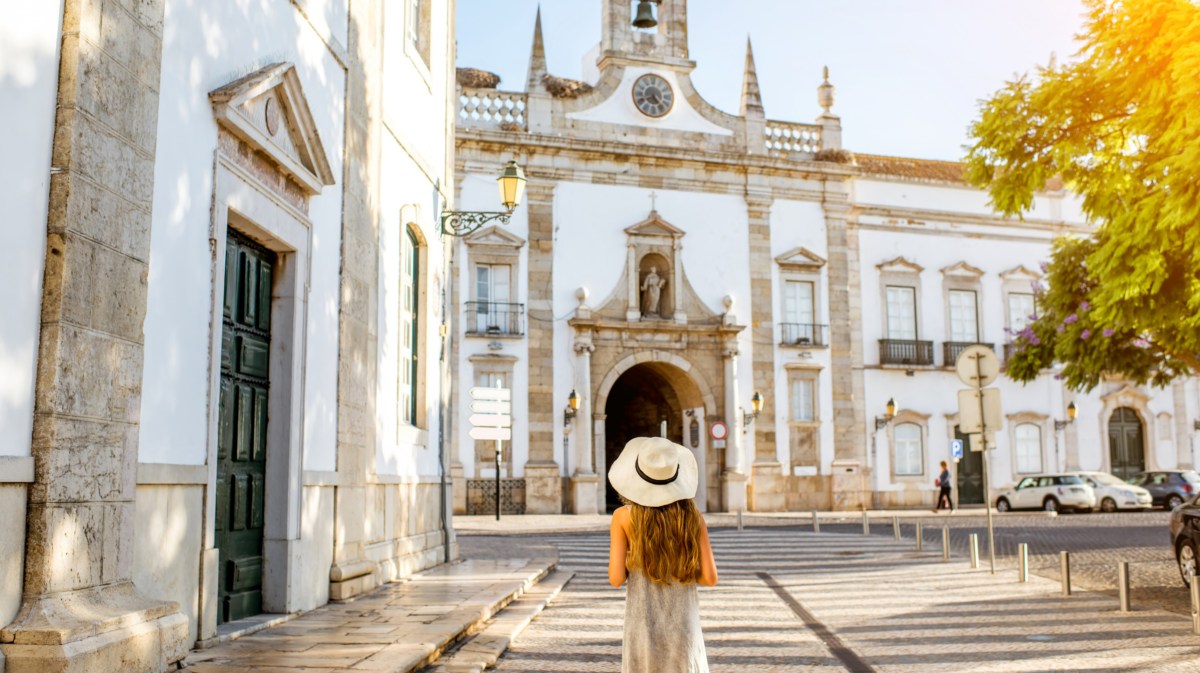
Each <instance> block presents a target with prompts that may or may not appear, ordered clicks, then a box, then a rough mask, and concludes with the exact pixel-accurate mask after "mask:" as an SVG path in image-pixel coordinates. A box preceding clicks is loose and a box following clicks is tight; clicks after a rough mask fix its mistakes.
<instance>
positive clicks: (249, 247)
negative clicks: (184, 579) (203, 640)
mask: <svg viewBox="0 0 1200 673" xmlns="http://www.w3.org/2000/svg"><path fill="white" fill-rule="evenodd" d="M274 264H275V255H274V254H273V253H271V252H270V251H269V250H266V249H265V248H263V247H262V246H259V245H258V244H256V243H254V242H253V241H251V240H249V239H247V238H245V237H242V236H239V235H238V234H236V233H235V232H234V231H233V230H230V231H229V238H228V246H227V248H226V256H225V311H224V321H223V330H222V333H221V400H220V405H221V406H220V412H219V421H218V422H219V425H218V428H219V433H218V438H217V502H216V510H217V511H216V521H215V524H216V543H217V549H218V550H219V552H220V555H221V560H220V578H219V581H220V604H221V612H220V615H219V616H218V621H220V622H227V621H232V620H234V619H241V618H242V617H247V616H250V615H256V614H258V613H260V612H262V576H263V510H264V507H263V505H264V503H263V499H264V497H265V496H266V484H265V480H266V472H267V390H268V386H269V384H270V382H269V371H268V369H269V368H268V362H269V354H270V345H271V271H272V268H273V266H274Z"/></svg>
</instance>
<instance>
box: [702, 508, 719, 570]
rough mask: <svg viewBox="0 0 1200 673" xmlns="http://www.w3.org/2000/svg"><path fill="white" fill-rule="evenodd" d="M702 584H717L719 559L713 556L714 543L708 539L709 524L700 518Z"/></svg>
mask: <svg viewBox="0 0 1200 673" xmlns="http://www.w3.org/2000/svg"><path fill="white" fill-rule="evenodd" d="M700 584H702V585H704V586H706V587H715V586H717V560H716V559H715V558H713V551H712V544H711V543H710V542H709V541H708V526H707V525H705V523H704V519H703V518H701V519H700Z"/></svg>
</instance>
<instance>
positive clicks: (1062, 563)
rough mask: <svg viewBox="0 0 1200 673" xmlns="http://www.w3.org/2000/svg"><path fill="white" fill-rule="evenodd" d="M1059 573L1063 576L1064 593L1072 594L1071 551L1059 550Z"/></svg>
mask: <svg viewBox="0 0 1200 673" xmlns="http://www.w3.org/2000/svg"><path fill="white" fill-rule="evenodd" d="M1058 573H1059V575H1061V576H1062V595H1064V596H1070V595H1071V552H1069V551H1060V552H1058Z"/></svg>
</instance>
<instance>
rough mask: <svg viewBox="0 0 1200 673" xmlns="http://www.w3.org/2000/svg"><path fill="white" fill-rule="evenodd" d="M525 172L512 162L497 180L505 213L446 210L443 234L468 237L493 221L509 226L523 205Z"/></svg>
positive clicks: (514, 161) (443, 214) (443, 216)
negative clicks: (519, 207)
mask: <svg viewBox="0 0 1200 673" xmlns="http://www.w3.org/2000/svg"><path fill="white" fill-rule="evenodd" d="M525 182H526V180H525V171H523V170H521V167H520V166H518V165H517V162H516V160H511V161H509V162H508V164H507V165H506V166H505V167H504V171H503V172H501V173H500V177H498V178H496V184H497V185H498V186H499V188H500V205H502V206H504V208H505V210H503V211H473V210H444V211H442V233H443V234H446V235H449V236H466V235H468V234H471V233H474V232H475V231H478V230H479V228H480V227H482V226H483V225H485V224H487V223H488V222H492V221H496V220H498V221H500V223H501V224H508V221H509V219H510V218H511V217H512V213H513V210H514V209H516V207H517V206H519V205H521V198H522V197H524V196H525Z"/></svg>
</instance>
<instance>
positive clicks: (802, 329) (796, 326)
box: [779, 322, 829, 346]
mask: <svg viewBox="0 0 1200 673" xmlns="http://www.w3.org/2000/svg"><path fill="white" fill-rule="evenodd" d="M779 326H780V328H781V330H780V341H779V343H780V344H781V345H784V346H827V345H829V325H810V324H805V323H794V322H784V323H779Z"/></svg>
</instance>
